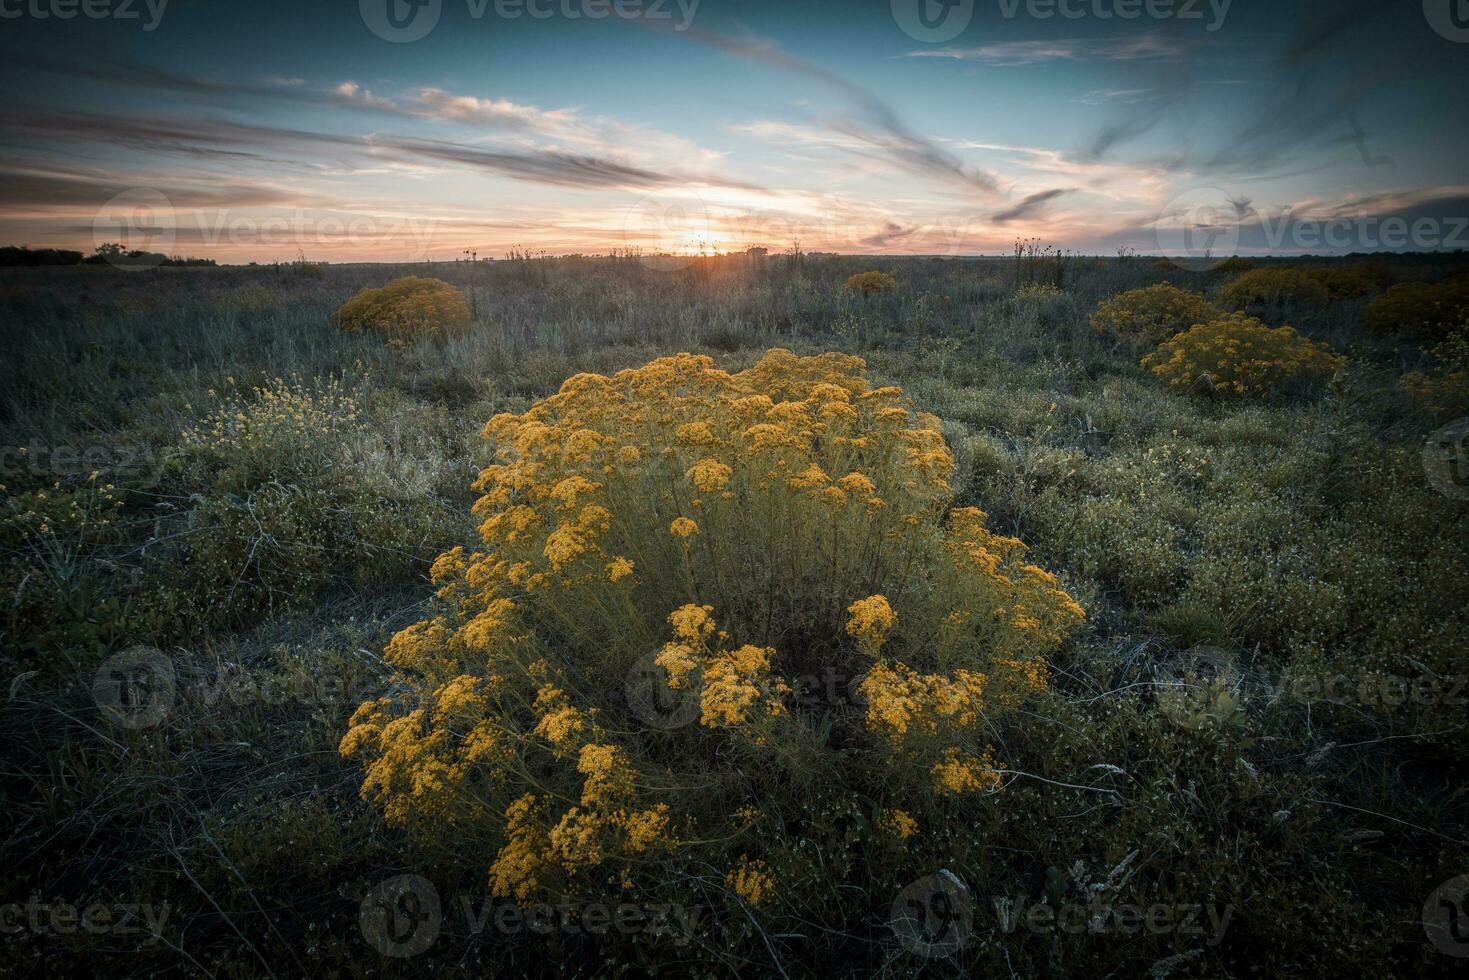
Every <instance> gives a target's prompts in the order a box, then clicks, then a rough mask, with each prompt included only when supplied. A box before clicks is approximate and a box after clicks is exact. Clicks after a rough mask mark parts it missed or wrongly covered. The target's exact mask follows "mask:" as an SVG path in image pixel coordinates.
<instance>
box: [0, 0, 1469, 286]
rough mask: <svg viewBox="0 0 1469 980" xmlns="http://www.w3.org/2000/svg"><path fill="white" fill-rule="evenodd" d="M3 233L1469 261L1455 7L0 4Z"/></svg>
mask: <svg viewBox="0 0 1469 980" xmlns="http://www.w3.org/2000/svg"><path fill="white" fill-rule="evenodd" d="M0 79H3V84H4V87H5V88H4V90H5V92H6V93H7V94H8V96H9V98H8V99H6V100H5V101H4V102H3V103H0V244H12V245H21V244H25V245H29V246H31V247H66V248H75V249H80V250H82V251H85V252H90V251H92V250H93V249H94V248H96V247H97V246H98V245H100V244H102V243H104V242H119V243H122V244H124V245H126V246H127V247H135V248H146V249H150V250H153V251H162V252H168V253H176V254H186V255H196V256H203V257H209V258H214V259H217V260H218V261H221V262H249V261H260V262H269V261H278V260H288V259H294V258H296V257H298V256H299V255H304V256H305V257H306V258H308V259H312V260H324V261H332V262H352V261H417V260H424V259H429V260H450V259H455V258H461V257H464V256H465V255H466V254H467V253H472V254H476V255H478V256H479V257H481V258H486V257H489V258H501V257H503V256H505V255H506V254H508V253H509V252H510V251H511V250H521V249H524V250H530V251H532V252H546V253H548V254H565V253H574V252H585V253H601V254H606V253H608V252H611V251H613V250H618V251H622V250H627V251H632V252H635V253H640V254H652V253H659V252H674V253H678V254H691V253H698V252H700V251H718V252H726V251H734V250H739V249H743V248H747V247H751V246H763V247H766V248H769V249H770V250H771V251H773V252H779V251H786V250H789V249H791V248H793V247H796V246H797V245H799V247H800V248H801V249H803V250H807V251H833V252H842V253H887V254H935V255H972V254H1000V253H1005V252H1008V251H1009V250H1010V249H1011V248H1012V246H1013V244H1014V242H1015V241H1016V240H1017V239H1039V240H1040V241H1042V242H1044V243H1045V244H1049V245H1052V246H1054V247H1057V248H1065V249H1070V250H1073V251H1077V252H1082V253H1100V254H1113V253H1114V252H1116V251H1117V250H1120V249H1130V250H1134V251H1136V252H1137V253H1139V254H1149V253H1159V254H1181V253H1184V252H1190V251H1196V250H1199V249H1205V250H1209V251H1211V252H1212V253H1214V254H1225V253H1235V252H1238V253H1240V254H1267V253H1272V254H1301V253H1314V254H1331V253H1346V252H1353V251H1369V252H1370V251H1377V250H1403V249H1418V250H1421V249H1446V250H1453V249H1456V248H1469V229H1466V226H1469V164H1466V157H1469V112H1466V111H1465V110H1464V106H1463V104H1462V102H1463V100H1464V93H1466V92H1469V0H1421V2H1420V0H1370V2H1363V0H1330V2H1301V3H1290V2H1275V0H845V2H837V0H810V2H800V0H784V2H778V3H768V2H763V0H316V2H304V0H294V2H288V3H277V2H267V0H259V2H233V0H232V2H212V0H0Z"/></svg>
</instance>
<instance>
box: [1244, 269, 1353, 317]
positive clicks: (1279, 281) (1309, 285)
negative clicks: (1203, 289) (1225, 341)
mask: <svg viewBox="0 0 1469 980" xmlns="http://www.w3.org/2000/svg"><path fill="white" fill-rule="evenodd" d="M1220 294H1221V295H1222V296H1223V297H1224V300H1225V302H1227V303H1228V304H1229V305H1230V306H1233V307H1234V308H1236V309H1243V308H1244V307H1246V306H1249V305H1251V304H1254V303H1314V304H1324V303H1325V302H1327V300H1329V299H1330V298H1331V297H1330V294H1329V293H1328V292H1327V290H1326V287H1325V286H1323V285H1321V283H1320V282H1318V281H1317V280H1316V279H1315V278H1314V277H1312V276H1310V275H1309V274H1307V273H1305V272H1303V271H1301V270H1300V269H1289V268H1283V267H1278V266H1271V267H1268V268H1264V269H1253V270H1251V271H1249V272H1246V273H1245V274H1244V275H1242V276H1240V277H1238V278H1237V279H1234V280H1233V281H1231V282H1230V283H1228V284H1227V285H1225V287H1224V288H1223V289H1222V290H1220Z"/></svg>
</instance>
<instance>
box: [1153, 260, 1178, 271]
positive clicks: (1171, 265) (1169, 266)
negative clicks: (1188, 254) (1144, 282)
mask: <svg viewBox="0 0 1469 980" xmlns="http://www.w3.org/2000/svg"><path fill="white" fill-rule="evenodd" d="M1153 268H1154V269H1158V270H1159V271H1162V272H1177V271H1178V263H1177V262H1174V261H1173V260H1172V259H1154V260H1153Z"/></svg>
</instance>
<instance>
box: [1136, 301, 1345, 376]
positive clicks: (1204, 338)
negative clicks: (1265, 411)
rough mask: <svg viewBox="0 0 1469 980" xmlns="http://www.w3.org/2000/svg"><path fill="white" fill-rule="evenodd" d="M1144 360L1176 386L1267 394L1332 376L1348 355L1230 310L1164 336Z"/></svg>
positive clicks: (1158, 374)
mask: <svg viewBox="0 0 1469 980" xmlns="http://www.w3.org/2000/svg"><path fill="white" fill-rule="evenodd" d="M1142 364H1143V367H1145V368H1148V369H1149V370H1150V371H1152V372H1153V373H1154V374H1156V375H1157V376H1158V377H1160V378H1163V379H1164V380H1166V381H1167V382H1168V383H1169V384H1170V385H1174V386H1176V387H1184V388H1195V387H1198V388H1203V389H1206V390H1210V391H1216V392H1220V393H1222V394H1230V395H1267V394H1270V393H1272V392H1275V391H1278V390H1281V389H1284V388H1288V387H1291V386H1294V385H1303V384H1310V383H1312V382H1317V381H1322V380H1325V379H1327V378H1330V377H1331V376H1332V375H1334V374H1335V373H1336V372H1338V371H1340V370H1341V369H1342V368H1343V367H1345V366H1346V358H1345V357H1342V356H1341V355H1339V354H1333V353H1331V349H1330V348H1329V347H1327V346H1326V344H1324V343H1317V342H1315V341H1312V340H1310V339H1308V338H1306V337H1302V336H1301V335H1300V334H1298V333H1296V332H1295V330H1294V329H1292V328H1290V327H1277V328H1275V329H1271V328H1270V327H1267V326H1265V324H1263V323H1261V322H1260V321H1259V320H1257V319H1255V318H1254V317H1251V316H1245V315H1244V314H1242V313H1232V314H1230V315H1229V316H1227V317H1223V318H1221V319H1218V320H1214V321H1212V322H1209V323H1201V324H1199V325H1198V326H1196V327H1193V328H1191V329H1189V330H1187V331H1185V332H1184V333H1181V334H1179V335H1178V336H1176V337H1174V338H1172V339H1171V340H1166V341H1164V342H1163V343H1161V344H1159V345H1158V349H1157V350H1155V351H1153V353H1151V354H1149V355H1147V356H1146V357H1144V358H1143V360H1142Z"/></svg>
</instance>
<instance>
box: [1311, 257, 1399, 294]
mask: <svg viewBox="0 0 1469 980" xmlns="http://www.w3.org/2000/svg"><path fill="white" fill-rule="evenodd" d="M1305 272H1306V274H1307V275H1308V276H1310V277H1311V278H1312V279H1315V280H1316V281H1317V282H1319V283H1320V284H1321V285H1322V286H1324V287H1325V288H1326V293H1327V296H1329V297H1330V298H1331V299H1357V298H1359V297H1362V296H1367V295H1369V294H1370V293H1375V292H1377V291H1378V290H1379V289H1383V288H1384V287H1386V286H1387V284H1388V283H1389V282H1391V281H1392V272H1391V270H1389V269H1388V268H1387V266H1385V265H1383V264H1382V263H1380V262H1359V263H1356V264H1354V265H1329V266H1324V267H1322V268H1319V269H1307V270H1305Z"/></svg>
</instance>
